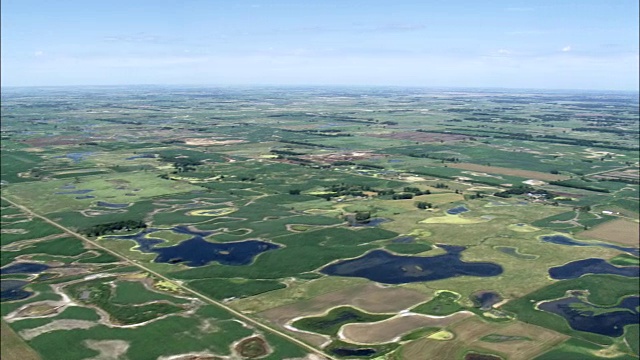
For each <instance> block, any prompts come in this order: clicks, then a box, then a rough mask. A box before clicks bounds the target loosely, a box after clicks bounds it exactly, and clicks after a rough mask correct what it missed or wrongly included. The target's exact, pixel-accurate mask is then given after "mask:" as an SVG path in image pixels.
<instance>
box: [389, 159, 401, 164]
mask: <svg viewBox="0 0 640 360" xmlns="http://www.w3.org/2000/svg"><path fill="white" fill-rule="evenodd" d="M389 162H390V163H401V162H404V160H400V159H391V160H389Z"/></svg>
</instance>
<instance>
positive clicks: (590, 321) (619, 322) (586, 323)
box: [538, 296, 640, 337]
mask: <svg viewBox="0 0 640 360" xmlns="http://www.w3.org/2000/svg"><path fill="white" fill-rule="evenodd" d="M578 303H582V304H587V305H589V306H590V307H594V308H596V309H611V308H612V307H606V306H594V305H591V304H588V303H586V302H584V301H583V300H581V299H578V298H575V297H568V298H563V299H558V300H554V301H550V302H545V303H542V304H540V305H538V308H540V309H541V310H544V311H548V312H552V313H554V314H558V315H560V316H562V317H564V318H565V319H566V320H567V322H569V326H571V328H572V329H574V330H579V331H587V332H591V333H595V334H601V335H605V336H613V337H618V336H621V335H622V334H623V333H624V327H625V325H629V324H638V322H639V319H640V314H639V313H638V306H640V297H638V296H630V297H627V298H625V299H624V300H622V302H621V303H620V304H618V305H616V306H614V307H613V308H617V309H620V310H614V311H611V312H605V313H601V314H598V315H595V314H594V312H593V311H588V310H579V309H576V308H573V307H572V306H571V304H578Z"/></svg>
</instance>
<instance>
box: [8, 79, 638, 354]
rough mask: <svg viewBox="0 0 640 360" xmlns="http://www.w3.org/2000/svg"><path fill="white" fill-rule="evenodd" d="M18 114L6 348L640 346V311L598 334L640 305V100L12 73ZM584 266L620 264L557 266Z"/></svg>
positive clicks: (11, 161) (537, 349) (295, 350)
mask: <svg viewBox="0 0 640 360" xmlns="http://www.w3.org/2000/svg"><path fill="white" fill-rule="evenodd" d="M1 106H2V127H1V128H0V129H1V133H2V142H1V154H2V167H1V169H0V180H1V185H0V186H1V187H2V188H1V190H2V202H1V204H0V211H1V214H0V216H1V221H2V236H1V245H2V256H1V257H0V260H1V262H0V270H1V271H2V272H1V273H0V276H1V281H2V298H1V312H0V313H1V315H2V320H3V321H2V326H3V336H2V345H3V346H2V348H3V355H2V356H3V359H4V358H5V357H6V358H8V359H13V358H41V359H60V358H65V359H86V358H130V359H147V358H148V359H235V358H242V359H253V358H267V359H307V360H314V359H316V360H317V359H322V358H326V359H338V358H388V359H422V358H425V357H427V358H433V359H454V360H458V359H460V360H461V359H464V358H465V356H467V355H469V354H471V353H477V354H483V355H487V356H489V355H492V356H494V357H499V358H501V359H533V358H537V359H553V358H594V359H597V358H609V359H637V358H638V356H639V354H638V342H637V333H638V322H637V320H635V321H634V320H633V319H631V320H630V322H629V323H627V322H625V323H624V324H625V325H622V326H621V327H619V328H616V329H615V331H613V330H612V331H610V332H608V331H609V330H610V329H609V328H607V329H605V328H604V325H603V326H602V327H598V326H597V325H596V323H598V321H600V320H599V319H604V318H606V319H613V320H611V321H613V322H614V323H615V321H616V320H615V319H617V318H618V317H624V318H625V319H628V316H627V315H628V314H627V315H624V314H623V313H625V312H626V313H632V314H635V316H636V319H637V315H638V313H637V312H638V309H637V307H635V308H634V307H633V306H631V305H629V304H632V303H633V302H634V301H635V300H634V299H637V297H638V296H639V295H640V289H639V288H638V275H637V272H636V273H635V274H634V273H633V271H634V269H637V266H638V265H637V264H638V240H637V239H638V224H639V218H640V214H639V210H638V209H639V198H640V189H639V188H640V184H639V181H638V169H639V158H638V151H639V146H640V144H639V138H638V132H637V129H638V126H639V119H638V98H637V94H633V93H621V92H611V93H591V92H580V93H572V92H533V91H524V90H523V91H515V92H508V91H499V90H492V91H484V92H480V91H471V90H468V91H467V90H464V91H463V90H456V91H454V90H438V91H436V90H434V89H421V88H408V89H401V88H371V89H367V88H347V87H344V88H323V87H318V88H293V87H291V88H286V87H285V88H277V87H273V88H271V87H265V88H206V87H202V88H184V89H183V88H180V89H179V91H178V89H174V88H164V87H154V86H146V87H105V88H82V87H80V88H69V89H66V88H60V89H57V90H55V91H54V92H51V93H49V92H46V91H44V90H42V91H37V90H36V89H26V88H24V89H22V88H15V89H13V88H11V89H3V92H2V105H1ZM611 128H615V129H618V130H619V131H607V129H611ZM584 129H588V131H587V130H584ZM584 259H595V260H593V262H594V263H596V262H597V263H598V264H605V265H609V266H604V265H603V266H602V268H601V269H600V268H597V267H593V268H589V272H586V273H584V274H583V275H581V276H580V277H578V278H569V277H566V278H563V280H558V279H556V278H554V277H552V276H550V269H551V268H554V269H558V268H562V267H563V266H565V265H567V264H571V263H572V262H575V261H580V260H584ZM615 267H618V268H624V269H626V270H625V271H620V273H615V274H614V273H607V272H606V271H608V270H606V269H612V268H615ZM609 271H610V270H609ZM629 273H631V275H632V276H626V275H628V274H629ZM621 274H623V275H621ZM556 304H560V305H558V306H565V305H562V304H568V305H566V307H569V308H570V310H571V311H573V312H574V313H580V314H582V315H581V316H582V317H584V318H585V319H583V320H584V321H583V322H581V323H580V324H579V325H576V324H575V323H574V322H573V319H571V318H567V317H564V316H563V315H562V314H564V313H563V312H562V311H560V310H557V308H556ZM566 307H565V308H566ZM552 310H557V311H552ZM598 316H600V317H598ZM625 316H627V317H625ZM590 319H592V320H590ZM625 321H627V320H625ZM5 328H7V329H8V330H7V331H6V334H5V331H4V329H5ZM9 329H10V330H9ZM167 334H172V336H171V337H169V338H167ZM160 338H162V339H166V340H165V341H158V340H157V339H160ZM5 344H6V345H7V346H8V347H7V349H8V350H5ZM5 351H6V355H5Z"/></svg>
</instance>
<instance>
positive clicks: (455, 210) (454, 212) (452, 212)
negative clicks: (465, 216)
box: [447, 205, 469, 215]
mask: <svg viewBox="0 0 640 360" xmlns="http://www.w3.org/2000/svg"><path fill="white" fill-rule="evenodd" d="M467 211H469V209H467V208H466V207H464V206H463V205H460V206H456V207H454V208H451V209H449V210H447V214H449V215H458V214H462V213H463V212H467Z"/></svg>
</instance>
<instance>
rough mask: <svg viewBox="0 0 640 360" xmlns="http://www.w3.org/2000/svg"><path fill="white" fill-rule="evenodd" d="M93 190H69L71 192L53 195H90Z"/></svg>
mask: <svg viewBox="0 0 640 360" xmlns="http://www.w3.org/2000/svg"><path fill="white" fill-rule="evenodd" d="M92 191H93V190H91V189H84V190H71V191H58V192H57V193H55V194H56V195H81V194H86V193H90V192H92Z"/></svg>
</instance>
